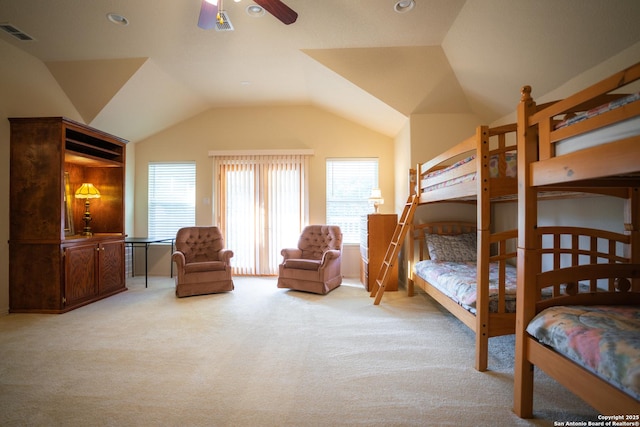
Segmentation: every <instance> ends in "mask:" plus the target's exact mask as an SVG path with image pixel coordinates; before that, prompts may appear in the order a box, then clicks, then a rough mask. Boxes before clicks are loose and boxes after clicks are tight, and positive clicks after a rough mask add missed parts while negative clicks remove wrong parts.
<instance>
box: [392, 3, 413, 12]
mask: <svg viewBox="0 0 640 427" xmlns="http://www.w3.org/2000/svg"><path fill="white" fill-rule="evenodd" d="M415 6H416V2H415V1H414V0H399V1H397V2H396V4H395V5H394V6H393V10H395V11H396V12H398V13H405V12H409V11H410V10H411V9H413V8H414V7H415Z"/></svg>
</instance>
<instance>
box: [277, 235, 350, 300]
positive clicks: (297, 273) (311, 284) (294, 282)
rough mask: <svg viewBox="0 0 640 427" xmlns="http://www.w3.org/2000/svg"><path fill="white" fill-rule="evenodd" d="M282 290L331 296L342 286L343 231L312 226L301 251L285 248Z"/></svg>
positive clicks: (283, 250)
mask: <svg viewBox="0 0 640 427" xmlns="http://www.w3.org/2000/svg"><path fill="white" fill-rule="evenodd" d="M281 253H282V256H283V257H284V259H283V261H282V264H280V267H279V272H280V276H279V277H278V287H279V288H289V289H294V290H297V291H305V292H313V293H316V294H327V293H328V292H330V291H331V290H333V289H335V288H337V287H338V286H340V284H341V283H342V274H341V272H340V265H341V259H342V258H341V256H342V231H341V230H340V227H338V226H337V225H308V226H306V227H305V228H304V230H302V234H301V235H300V239H299V240H298V247H297V248H285V249H282V251H281Z"/></svg>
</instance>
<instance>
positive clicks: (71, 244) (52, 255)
mask: <svg viewBox="0 0 640 427" xmlns="http://www.w3.org/2000/svg"><path fill="white" fill-rule="evenodd" d="M9 121H10V122H11V161H10V190H9V205H10V206H9V221H10V231H9V310H10V311H11V312H14V313H15V312H35V313H63V312H66V311H69V310H72V309H74V308H77V307H80V306H82V305H85V304H89V303H91V302H93V301H97V300H99V299H101V298H105V297H107V296H110V295H113V294H116V293H118V292H122V291H124V290H126V287H125V259H124V238H125V235H124V184H125V182H124V174H125V143H126V142H127V141H125V140H123V139H120V138H117V137H115V136H112V135H109V134H107V133H104V132H101V131H99V130H96V129H93V128H90V127H88V126H85V125H83V124H81V123H77V122H74V121H72V120H69V119H66V118H63V117H40V118H11V119H9ZM83 183H92V184H94V185H95V187H96V188H97V189H98V190H99V191H100V193H101V194H100V198H96V199H91V202H90V212H91V217H92V220H91V222H90V227H91V229H92V231H93V234H91V235H89V233H87V235H83V227H84V225H85V223H84V222H83V213H84V211H85V206H84V200H82V199H76V198H75V191H76V190H77V189H78V188H79V187H80V186H81V185H82V184H83Z"/></svg>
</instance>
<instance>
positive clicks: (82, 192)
mask: <svg viewBox="0 0 640 427" xmlns="http://www.w3.org/2000/svg"><path fill="white" fill-rule="evenodd" d="M99 198H100V192H99V191H98V189H97V188H96V187H94V186H93V184H91V183H88V182H85V183H83V184H82V185H81V186H80V188H78V189H77V190H76V199H84V215H83V217H82V220H83V221H84V230H83V231H82V235H83V236H91V235H92V234H93V233H92V232H91V227H89V223H90V222H91V213H89V199H99Z"/></svg>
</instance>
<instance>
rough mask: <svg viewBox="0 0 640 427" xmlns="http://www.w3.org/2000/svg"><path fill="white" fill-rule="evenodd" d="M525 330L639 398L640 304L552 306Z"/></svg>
mask: <svg viewBox="0 0 640 427" xmlns="http://www.w3.org/2000/svg"><path fill="white" fill-rule="evenodd" d="M527 332H528V333H529V334H530V335H532V336H533V337H535V338H536V339H537V340H538V341H540V342H542V343H543V344H546V345H548V346H550V347H553V348H554V349H555V350H556V351H557V352H558V353H561V354H562V355H564V356H566V357H568V358H569V359H571V360H573V361H574V362H576V363H578V364H579V365H581V366H584V367H585V368H586V369H588V370H590V371H591V372H593V373H595V374H596V375H598V376H599V377H601V378H602V379H604V380H606V381H607V382H609V383H611V384H613V385H614V386H616V387H618V388H620V389H621V390H623V391H625V392H626V393H628V394H630V395H632V396H634V397H635V398H636V399H638V400H640V307H638V306H557V307H551V308H548V309H546V310H544V311H542V312H541V313H539V314H538V315H537V316H536V317H535V318H534V319H533V320H532V321H531V323H529V326H528V327H527Z"/></svg>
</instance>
